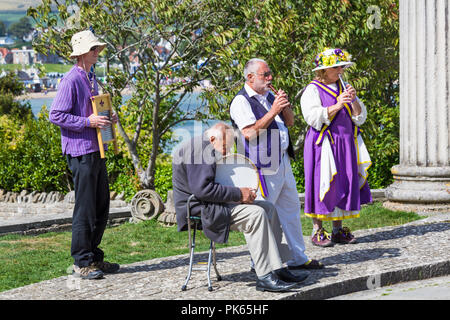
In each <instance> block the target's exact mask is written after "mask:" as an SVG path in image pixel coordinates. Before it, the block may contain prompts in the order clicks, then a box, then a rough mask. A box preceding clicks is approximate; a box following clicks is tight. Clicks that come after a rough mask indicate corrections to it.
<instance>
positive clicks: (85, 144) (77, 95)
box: [50, 65, 99, 157]
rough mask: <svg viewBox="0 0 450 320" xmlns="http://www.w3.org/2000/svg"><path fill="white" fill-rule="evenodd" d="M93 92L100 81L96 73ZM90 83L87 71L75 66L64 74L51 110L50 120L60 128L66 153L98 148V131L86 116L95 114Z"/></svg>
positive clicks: (83, 151) (73, 154)
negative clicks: (91, 126) (97, 79)
mask: <svg viewBox="0 0 450 320" xmlns="http://www.w3.org/2000/svg"><path fill="white" fill-rule="evenodd" d="M93 83H94V95H97V94H98V84H97V81H96V79H95V76H94V81H93ZM90 98H91V90H90V83H89V81H88V79H87V77H86V72H85V71H84V70H82V69H80V68H79V67H78V66H76V65H75V66H73V68H72V69H70V71H69V72H67V73H66V74H65V75H64V78H63V79H62V80H61V82H60V84H59V86H58V92H57V94H56V97H55V99H54V100H53V103H52V107H51V109H50V121H51V122H52V123H54V124H56V125H57V126H59V127H60V128H61V147H62V153H63V154H70V155H71V156H72V157H78V156H81V155H84V154H88V153H91V152H96V151H99V147H98V140H97V131H96V129H95V128H90V127H89V126H88V120H87V118H88V117H89V116H90V115H91V114H92V113H93V111H92V102H91V99H90Z"/></svg>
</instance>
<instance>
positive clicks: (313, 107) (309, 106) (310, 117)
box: [300, 84, 330, 131]
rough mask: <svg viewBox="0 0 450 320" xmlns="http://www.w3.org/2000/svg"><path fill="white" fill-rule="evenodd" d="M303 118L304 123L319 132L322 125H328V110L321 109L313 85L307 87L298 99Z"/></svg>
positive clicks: (317, 94)
mask: <svg viewBox="0 0 450 320" xmlns="http://www.w3.org/2000/svg"><path fill="white" fill-rule="evenodd" d="M300 104H301V107H302V114H303V118H304V119H305V121H306V123H307V124H308V125H310V126H311V127H313V128H314V129H316V130H318V131H320V130H321V129H322V126H323V125H324V124H326V125H329V124H330V120H329V119H328V109H327V108H324V107H322V101H321V100H320V95H319V89H318V88H317V87H316V86H315V85H312V84H310V85H308V86H307V87H306V89H305V91H304V92H303V94H302V97H301V99H300Z"/></svg>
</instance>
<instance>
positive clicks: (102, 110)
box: [91, 93, 118, 158]
mask: <svg viewBox="0 0 450 320" xmlns="http://www.w3.org/2000/svg"><path fill="white" fill-rule="evenodd" d="M91 100H92V110H93V112H94V114H95V115H96V116H106V117H108V119H109V120H111V115H112V104H111V96H110V95H109V93H106V94H100V95H97V96H93V97H91ZM97 138H98V145H99V149H100V155H101V157H102V158H104V157H105V150H104V146H103V144H104V143H108V142H113V143H114V153H115V154H117V153H118V147H117V139H116V132H115V130H114V123H112V122H111V125H110V126H108V127H106V128H103V129H100V128H97Z"/></svg>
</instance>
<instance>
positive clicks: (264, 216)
mask: <svg viewBox="0 0 450 320" xmlns="http://www.w3.org/2000/svg"><path fill="white" fill-rule="evenodd" d="M233 142H234V135H233V129H232V128H231V127H230V126H228V125H226V124H224V123H220V122H219V123H217V124H216V125H214V126H213V127H211V128H210V129H208V130H207V131H206V132H205V133H204V134H203V136H199V137H194V138H192V139H190V140H188V141H186V142H184V143H183V144H182V145H181V146H180V147H179V148H177V150H176V151H175V152H174V154H173V164H172V170H173V176H172V177H173V178H172V179H173V197H174V202H175V208H176V214H177V223H178V231H183V230H186V229H187V221H186V215H187V212H186V202H187V199H188V198H189V196H190V195H191V194H194V195H195V198H196V199H197V200H196V201H192V202H191V204H192V209H191V214H192V215H200V216H201V222H202V229H203V232H204V234H205V235H206V236H207V237H208V238H209V239H211V240H213V241H215V242H217V243H226V242H227V240H228V234H229V232H230V230H235V231H240V232H243V233H244V236H245V240H246V242H247V245H248V249H249V251H250V255H251V258H252V260H253V261H254V264H255V268H254V269H255V272H256V275H257V281H256V290H259V291H274V292H280V291H286V290H289V289H290V288H292V287H294V286H295V285H297V283H299V282H301V281H303V280H305V279H306V278H307V277H308V272H307V271H296V273H295V274H294V273H293V272H291V271H289V270H288V269H287V268H285V267H283V262H286V261H288V260H289V258H290V254H289V250H286V249H283V246H282V244H281V235H282V231H281V227H280V222H279V220H278V216H277V214H276V209H275V207H274V206H273V205H272V204H271V203H270V202H268V201H255V198H256V192H255V190H252V189H250V188H238V187H233V186H224V185H220V184H218V183H215V174H216V164H215V163H216V161H217V160H218V159H220V158H221V157H222V156H223V155H226V154H227V152H228V150H230V146H231V145H232V144H233ZM299 272H301V273H299Z"/></svg>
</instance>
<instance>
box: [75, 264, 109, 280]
mask: <svg viewBox="0 0 450 320" xmlns="http://www.w3.org/2000/svg"><path fill="white" fill-rule="evenodd" d="M72 275H74V276H75V277H80V278H81V279H88V280H93V279H101V278H103V272H102V270H100V269H99V268H97V267H95V266H93V265H90V266H87V267H79V266H76V265H73V271H72Z"/></svg>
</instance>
